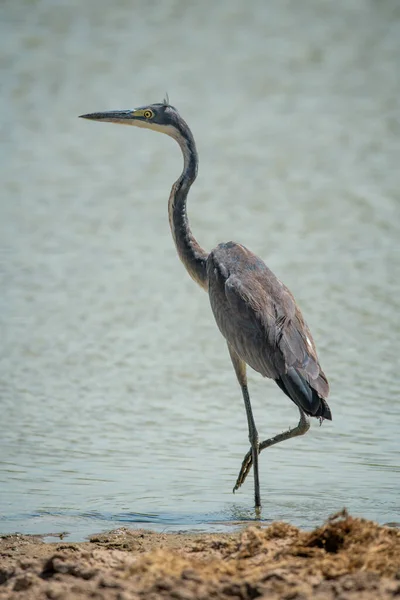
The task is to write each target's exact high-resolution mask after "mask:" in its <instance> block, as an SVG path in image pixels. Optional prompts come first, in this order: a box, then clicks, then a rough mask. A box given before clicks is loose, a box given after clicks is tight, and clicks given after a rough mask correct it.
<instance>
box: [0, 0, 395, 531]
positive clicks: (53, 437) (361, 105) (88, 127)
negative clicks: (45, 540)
mask: <svg viewBox="0 0 400 600" xmlns="http://www.w3.org/2000/svg"><path fill="white" fill-rule="evenodd" d="M0 12H1V16H2V18H1V20H0V23H1V24H0V28H1V31H0V39H1V62H0V66H1V69H2V95H1V103H2V110H1V114H2V116H3V119H2V121H3V122H2V125H1V151H2V152H1V154H2V161H1V164H2V175H1V178H2V190H3V191H2V194H1V199H0V234H1V248H0V261H1V262H0V275H1V280H2V291H3V293H2V294H1V298H0V303H1V306H0V332H1V338H2V341H3V343H2V351H1V355H0V379H1V398H0V402H1V421H0V486H1V487H0V513H1V519H0V531H2V532H14V531H20V532H24V533H48V532H52V531H68V532H69V533H70V538H69V539H76V540H78V539H82V538H83V537H84V536H85V535H88V534H89V533H92V532H96V531H99V530H103V529H108V528H110V527H115V526H118V525H120V524H124V525H130V526H143V525H145V526H146V527H150V528H155V529H158V530H160V529H162V530H166V531H170V530H177V529H188V528H198V529H205V530H211V529H224V528H226V527H227V526H231V525H232V524H233V523H236V522H241V521H246V520H249V519H250V520H251V519H253V518H254V516H255V515H254V510H253V509H252V505H253V486H252V479H251V478H249V481H247V482H246V483H245V485H244V486H243V488H242V489H241V490H240V491H239V492H238V493H237V494H236V495H235V496H233V495H232V494H231V490H232V487H233V484H234V482H235V479H236V476H237V471H238V469H239V466H240V463H241V460H242V457H243V454H244V453H245V452H246V451H247V449H248V441H247V426H246V418H245V412H244V408H243V406H242V399H241V394H240V390H239V389H238V386H237V383H236V381H235V377H234V374H233V371H232V368H231V366H230V361H229V357H228V355H227V352H226V349H225V345H224V341H223V339H222V338H221V336H220V334H219V333H218V331H217V329H216V326H215V324H214V322H213V317H212V315H211V312H210V307H209V304H208V299H207V296H206V295H205V294H204V293H203V292H202V291H201V290H200V289H196V286H195V284H194V283H193V282H192V281H191V280H190V278H189V277H188V276H187V274H186V273H185V272H184V269H183V267H182V265H181V264H180V263H179V261H178V259H177V258H176V254H175V249H174V246H173V242H172V240H171V236H170V232H169V229H168V219H167V215H166V203H167V199H168V195H169V190H170V186H171V184H172V182H173V181H174V179H176V177H177V176H178V174H179V172H180V168H181V157H180V154H179V149H178V148H177V147H176V146H175V145H174V144H175V142H174V141H173V140H171V139H169V138H167V137H165V136H161V135H158V136H156V135H154V134H153V133H149V132H147V131H142V130H139V129H133V128H132V129H131V128H129V129H128V128H123V127H112V126H111V125H108V124H104V125H103V124H99V123H89V122H84V121H82V120H79V119H77V115H79V114H82V113H87V112H93V111H98V110H107V109H118V108H130V107H134V106H137V105H142V104H144V103H146V102H157V101H160V100H161V99H162V97H163V95H164V92H165V90H168V92H169V94H170V100H171V102H172V103H173V104H175V105H176V106H177V107H178V108H179V109H180V111H181V113H182V114H183V116H184V117H185V118H186V119H187V120H188V122H189V123H190V125H191V127H192V129H193V132H194V135H195V137H196V140H197V144H198V150H199V154H200V171H199V178H198V180H197V181H196V184H195V186H194V187H193V190H192V192H191V194H190V199H189V214H190V218H191V223H192V227H193V230H194V233H195V234H196V235H197V237H198V239H199V241H200V242H201V243H202V244H203V245H204V247H206V248H212V247H213V246H215V245H216V244H217V243H218V242H220V241H228V240H230V239H234V240H236V241H240V242H241V243H243V244H245V245H246V246H248V247H249V248H251V249H252V250H253V251H255V252H257V253H258V254H259V255H260V256H261V257H262V258H263V259H264V260H265V261H266V262H267V263H268V265H269V266H270V267H271V268H272V269H273V270H274V272H275V273H276V274H277V275H278V276H279V277H280V278H281V279H282V280H283V281H285V283H286V284H287V285H288V286H289V287H290V288H291V289H292V291H293V292H294V294H295V296H296V298H297V300H298V302H299V304H300V305H301V307H302V310H303V312H304V314H305V316H306V319H307V321H308V322H309V325H310V326H311V329H312V331H313V335H314V337H315V340H316V343H317V347H318V350H319V355H320V359H321V363H322V365H323V368H324V370H325V372H326V373H327V375H328V377H329V380H330V383H331V396H330V406H331V408H332V413H333V418H334V420H333V422H332V423H324V424H323V426H322V427H319V426H318V422H317V421H316V420H315V421H314V422H313V426H312V429H311V431H310V432H309V433H308V435H307V436H305V437H304V438H301V439H298V440H292V441H289V442H287V443H286V444H281V445H278V446H277V447H274V448H271V449H269V450H268V451H265V452H264V453H262V455H261V467H260V468H261V473H260V476H261V486H262V499H263V511H262V518H263V519H264V520H269V519H285V520H288V521H290V522H292V523H294V524H297V525H302V526H305V527H310V526H312V525H314V524H316V523H319V522H320V521H321V520H322V519H324V518H325V517H327V516H328V515H329V514H330V513H331V512H333V511H336V510H338V509H340V508H342V507H343V506H346V507H347V508H348V509H349V510H350V511H351V512H353V513H354V514H359V515H363V516H365V517H368V518H372V519H375V520H377V521H378V522H380V523H385V522H389V521H391V522H393V521H399V509H400V501H399V472H400V467H399V465H400V453H399V445H398V431H399V425H400V419H399V411H398V396H399V384H398V374H399V366H400V365H399V356H400V343H399V334H400V325H399V319H398V315H399V308H400V306H399V297H400V268H399V264H400V262H399V247H400V245H399V239H400V236H399V234H400V225H399V224H400V219H399V217H400V209H399V200H400V198H399V189H400V172H399V166H398V165H399V151H400V142H399V139H400V138H399V133H400V127H399V108H400V107H399V97H400V77H399V75H398V73H399V70H398V57H399V55H400V54H399V53H400V10H399V7H398V3H397V1H395V0H393V1H389V0H381V1H380V2H373V1H372V0H368V1H367V0H352V1H350V0H340V1H337V2H329V1H327V2H320V1H319V0H314V1H313V0H307V1H305V2H302V3H298V2H297V1H296V0H291V1H289V0H286V1H285V2H282V1H280V0H279V1H278V0H273V1H272V2H269V3H265V2H263V1H262V0H256V2H253V3H252V8H251V9H249V5H248V3H247V2H244V0H235V1H233V2H230V3H229V4H228V3H220V4H217V5H215V3H213V2H211V1H208V0H207V1H206V2H202V3H196V4H195V3H192V4H190V3H186V2H182V0H177V1H173V0H165V1H154V2H147V3H144V2H143V3H141V2H138V3H135V4H134V5H132V3H130V2H128V1H123V0H119V1H116V2H114V3H109V2H105V1H103V0H101V1H99V0H96V1H95V0H90V1H88V2H85V3H80V2H78V0H75V1H73V0H70V1H68V2H67V1H64V2H63V1H60V2H57V3H54V2H51V1H50V0H42V1H40V0H39V1H36V2H34V1H28V0H25V1H21V2H18V3H16V2H13V1H12V0H7V1H5V2H3V3H2V6H1V8H0ZM250 386H251V394H252V400H253V406H254V411H255V418H256V422H257V425H258V428H259V431H260V435H261V436H262V438H264V437H269V436H270V435H274V434H275V433H277V432H279V431H282V430H283V429H285V428H286V427H287V426H288V425H293V426H294V425H295V424H296V418H297V412H296V409H295V407H294V406H293V405H292V404H291V403H290V402H289V401H288V400H287V398H285V397H284V396H283V394H282V393H281V392H280V391H279V389H278V388H277V387H276V386H275V385H274V384H273V383H272V382H270V381H266V380H263V379H262V378H261V377H260V376H258V375H257V374H255V373H253V374H250Z"/></svg>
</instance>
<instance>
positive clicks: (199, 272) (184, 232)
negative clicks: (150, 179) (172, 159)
mask: <svg viewBox="0 0 400 600" xmlns="http://www.w3.org/2000/svg"><path fill="white" fill-rule="evenodd" d="M170 135H171V137H173V138H174V139H175V140H176V141H177V142H178V144H179V146H180V148H181V150H182V154H183V161H184V165H183V171H182V174H181V176H180V177H179V179H177V181H175V183H174V185H173V186H172V189H171V194H170V197H169V202H168V216H169V224H170V227H171V232H172V237H173V238H174V242H175V246H176V249H177V251H178V255H179V258H180V259H181V261H182V262H183V264H184V265H185V267H186V270H187V272H188V273H189V275H190V276H191V277H192V279H194V281H195V282H196V283H198V284H199V285H200V286H201V287H203V288H204V289H207V271H206V260H207V256H208V254H207V252H206V251H205V250H204V249H203V248H202V247H201V246H200V245H199V244H198V242H197V240H196V238H195V237H194V235H193V233H192V231H191V229H190V226H189V219H188V216H187V211H186V200H187V196H188V193H189V190H190V187H191V185H192V183H193V182H194V180H195V179H196V176H197V165H198V156H197V150H196V144H195V142H194V138H193V135H192V132H191V131H190V129H189V127H188V125H187V124H186V123H185V122H184V121H181V122H180V124H179V130H178V129H174V130H173V133H171V134H170Z"/></svg>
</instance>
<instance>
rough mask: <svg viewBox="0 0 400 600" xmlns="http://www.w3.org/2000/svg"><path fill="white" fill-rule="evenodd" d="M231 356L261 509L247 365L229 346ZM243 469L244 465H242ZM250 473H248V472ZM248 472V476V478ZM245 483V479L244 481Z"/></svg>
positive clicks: (257, 442) (258, 504)
mask: <svg viewBox="0 0 400 600" xmlns="http://www.w3.org/2000/svg"><path fill="white" fill-rule="evenodd" d="M228 349H229V354H230V355H231V360H232V364H233V367H234V369H235V373H236V377H237V379H238V381H239V384H240V387H241V388H242V394H243V400H244V406H245V408H246V416H247V424H248V427H249V441H250V446H251V450H250V457H251V458H250V465H251V464H252V465H253V468H254V502H255V506H256V508H260V507H261V498H260V477H259V472H258V454H259V452H260V450H259V441H258V432H257V429H256V424H255V422H254V417H253V411H252V410H251V404H250V396H249V391H248V389H247V377H246V363H245V362H244V361H243V360H242V359H241V358H240V357H239V356H238V355H237V354H236V352H235V351H234V350H233V348H232V347H231V346H230V345H229V344H228ZM242 469H243V465H242ZM247 472H248V471H247ZM247 472H246V476H247ZM243 481H244V479H243Z"/></svg>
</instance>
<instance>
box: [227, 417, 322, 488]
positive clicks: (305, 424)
mask: <svg viewBox="0 0 400 600" xmlns="http://www.w3.org/2000/svg"><path fill="white" fill-rule="evenodd" d="M299 411H300V420H299V423H298V425H297V426H296V427H294V428H293V429H288V430H287V431H284V432H283V433H278V435H276V436H275V437H273V438H269V439H268V440H265V441H264V442H261V444H259V452H261V450H264V449H265V448H269V447H270V446H274V445H275V444H279V442H284V441H285V440H289V439H290V438H293V437H297V436H299V435H304V434H305V433H307V431H308V430H309V429H310V422H309V419H308V417H307V415H306V414H305V412H304V411H302V410H301V408H299ZM252 450H253V449H252V448H251V449H250V450H249V451H248V453H247V454H246V456H245V457H244V459H243V462H242V468H241V469H240V473H239V476H238V478H237V480H236V483H235V487H234V488H233V491H234V492H236V490H238V489H239V488H240V486H241V485H242V484H243V483H244V480H245V479H246V477H247V475H248V474H249V472H250V469H251V465H252V463H253V453H252Z"/></svg>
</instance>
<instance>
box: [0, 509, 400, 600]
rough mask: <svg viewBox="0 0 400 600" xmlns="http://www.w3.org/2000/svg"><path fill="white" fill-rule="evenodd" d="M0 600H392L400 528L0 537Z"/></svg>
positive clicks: (343, 524) (358, 525)
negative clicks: (73, 538) (84, 538)
mask: <svg viewBox="0 0 400 600" xmlns="http://www.w3.org/2000/svg"><path fill="white" fill-rule="evenodd" d="M0 557H1V559H0V560H1V562H0V599H4V598H7V599H8V598H10V599H15V600H22V599H23V600H39V599H51V600H70V599H76V600H84V599H85V600H86V599H89V598H91V599H97V600H136V599H146V600H156V599H158V598H163V599H164V598H165V599H174V600H200V599H201V600H209V599H215V600H252V599H254V598H264V599H267V598H268V599H272V600H278V599H279V600H281V599H284V600H306V599H308V598H313V599H316V600H319V599H321V600H322V599H323V600H330V599H337V600H339V599H340V600H367V599H368V600H376V599H377V598H379V599H382V600H385V599H389V598H391V599H393V598H397V597H398V598H400V531H399V530H398V529H395V528H390V527H381V526H378V525H376V524H375V523H372V522H371V521H366V520H363V519H356V518H352V517H350V516H348V515H347V514H346V513H341V514H339V515H336V516H335V517H333V518H332V519H330V520H329V521H328V522H327V523H326V524H324V525H323V526H321V527H319V528H318V529H315V530H314V531H312V532H304V531H301V530H299V529H297V528H296V527H294V526H292V525H288V524H287V523H273V524H272V525H271V526H269V527H265V528H264V527H263V528H259V527H249V528H247V529H244V530H243V531H241V532H238V533H234V534H159V533H152V532H148V531H143V530H134V531H130V530H127V529H118V530H116V531H113V532H110V533H108V534H102V535H99V536H94V537H92V538H91V540H90V541H89V542H84V543H79V544H70V543H65V542H62V541H59V542H57V543H51V544H46V543H44V542H42V541H41V540H40V539H38V538H35V537H30V536H5V537H3V538H1V539H0Z"/></svg>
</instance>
